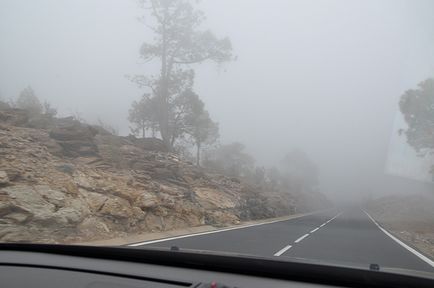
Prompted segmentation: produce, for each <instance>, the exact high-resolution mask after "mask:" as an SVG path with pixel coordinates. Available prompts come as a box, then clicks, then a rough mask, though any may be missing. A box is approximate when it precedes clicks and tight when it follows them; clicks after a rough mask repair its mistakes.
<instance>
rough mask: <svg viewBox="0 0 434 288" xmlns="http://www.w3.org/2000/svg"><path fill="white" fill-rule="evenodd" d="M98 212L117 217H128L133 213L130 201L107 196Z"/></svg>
mask: <svg viewBox="0 0 434 288" xmlns="http://www.w3.org/2000/svg"><path fill="white" fill-rule="evenodd" d="M99 212H100V213H101V214H105V215H108V216H113V217H115V218H119V219H128V218H130V217H131V216H132V215H133V211H132V209H131V205H130V203H128V201H126V200H124V199H121V198H118V197H113V198H108V199H107V200H106V201H105V202H104V204H103V206H102V207H101V209H100V210H99Z"/></svg>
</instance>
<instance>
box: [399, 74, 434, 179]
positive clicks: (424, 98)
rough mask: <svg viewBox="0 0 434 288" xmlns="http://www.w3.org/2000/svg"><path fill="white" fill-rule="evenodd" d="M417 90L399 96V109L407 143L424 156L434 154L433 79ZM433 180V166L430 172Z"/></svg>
mask: <svg viewBox="0 0 434 288" xmlns="http://www.w3.org/2000/svg"><path fill="white" fill-rule="evenodd" d="M418 86H419V87H418V89H411V90H407V91H406V92H405V93H404V95H402V96H401V100H400V102H399V107H400V109H401V112H402V114H403V115H404V119H405V122H407V124H408V129H407V130H406V131H405V135H406V136H407V142H408V143H409V144H410V145H411V146H412V147H413V148H414V149H415V150H416V151H417V152H418V153H419V155H421V156H424V155H426V154H427V153H431V154H433V153H434V78H430V79H427V80H425V81H423V82H421V83H419V85H418ZM430 172H431V173H432V174H433V178H434V166H432V167H431V171H430Z"/></svg>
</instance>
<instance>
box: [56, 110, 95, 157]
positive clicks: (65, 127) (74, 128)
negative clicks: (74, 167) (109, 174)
mask: <svg viewBox="0 0 434 288" xmlns="http://www.w3.org/2000/svg"><path fill="white" fill-rule="evenodd" d="M96 134H97V130H96V129H94V128H93V127H92V126H90V125H86V124H82V123H80V122H79V121H77V120H74V119H72V118H70V117H68V118H63V119H58V120H57V122H56V124H55V127H54V128H53V129H51V130H50V133H49V135H50V137H51V138H52V139H54V140H56V142H57V143H58V144H59V145H60V146H61V147H62V148H63V153H64V155H65V156H69V157H79V156H93V155H98V147H97V146H96V144H95V142H94V137H95V135H96Z"/></svg>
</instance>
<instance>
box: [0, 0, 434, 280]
mask: <svg viewBox="0 0 434 288" xmlns="http://www.w3.org/2000/svg"><path fill="white" fill-rule="evenodd" d="M433 11H434V2H433V1H422V0H421V1H414V0H411V1H410V0H407V1H346V0H340V1H339V0H329V1H305V0H298V1H287V0H280V1H279V0H273V1H269V0H267V1H265V0H239V1H233V0H219V1H211V0H206V1H205V0H203V1H188V0H140V1H135V0H131V1H124V0H112V1H102V0H94V1H89V0H80V1H48V0H40V1H24V0H18V1H17V0H3V1H1V3H0V38H1V43H0V63H1V65H0V154H1V158H0V242H26V243H52V244H55V243H62V244H83V245H130V246H132V247H136V248H139V249H146V248H150V247H154V248H155V247H158V248H170V247H171V246H177V247H178V248H179V249H181V250H182V249H194V250H210V251H214V252H218V253H226V252H231V253H236V254H250V255H256V256H261V257H269V258H271V259H278V260H288V261H290V260H291V259H293V258H294V257H295V258H303V259H309V260H310V261H320V262H321V263H337V264H341V265H352V264H354V265H360V266H361V267H365V268H367V269H368V268H369V265H371V264H377V265H379V266H380V267H390V268H402V269H410V270H420V271H427V272H434V262H433V260H432V259H434V209H433V208H434V182H433V181H434V78H433V77H434V53H433V51H434V37H433V35H434V17H432V12H433Z"/></svg>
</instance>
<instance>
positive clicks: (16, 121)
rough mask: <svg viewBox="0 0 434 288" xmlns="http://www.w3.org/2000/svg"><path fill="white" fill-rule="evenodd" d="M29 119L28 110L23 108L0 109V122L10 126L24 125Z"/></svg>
mask: <svg viewBox="0 0 434 288" xmlns="http://www.w3.org/2000/svg"><path fill="white" fill-rule="evenodd" d="M27 121H29V112H28V111H26V110H23V109H17V108H10V109H8V108H6V109H2V110H0V122H2V123H4V124H8V125H12V126H25V125H26V124H27Z"/></svg>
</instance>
